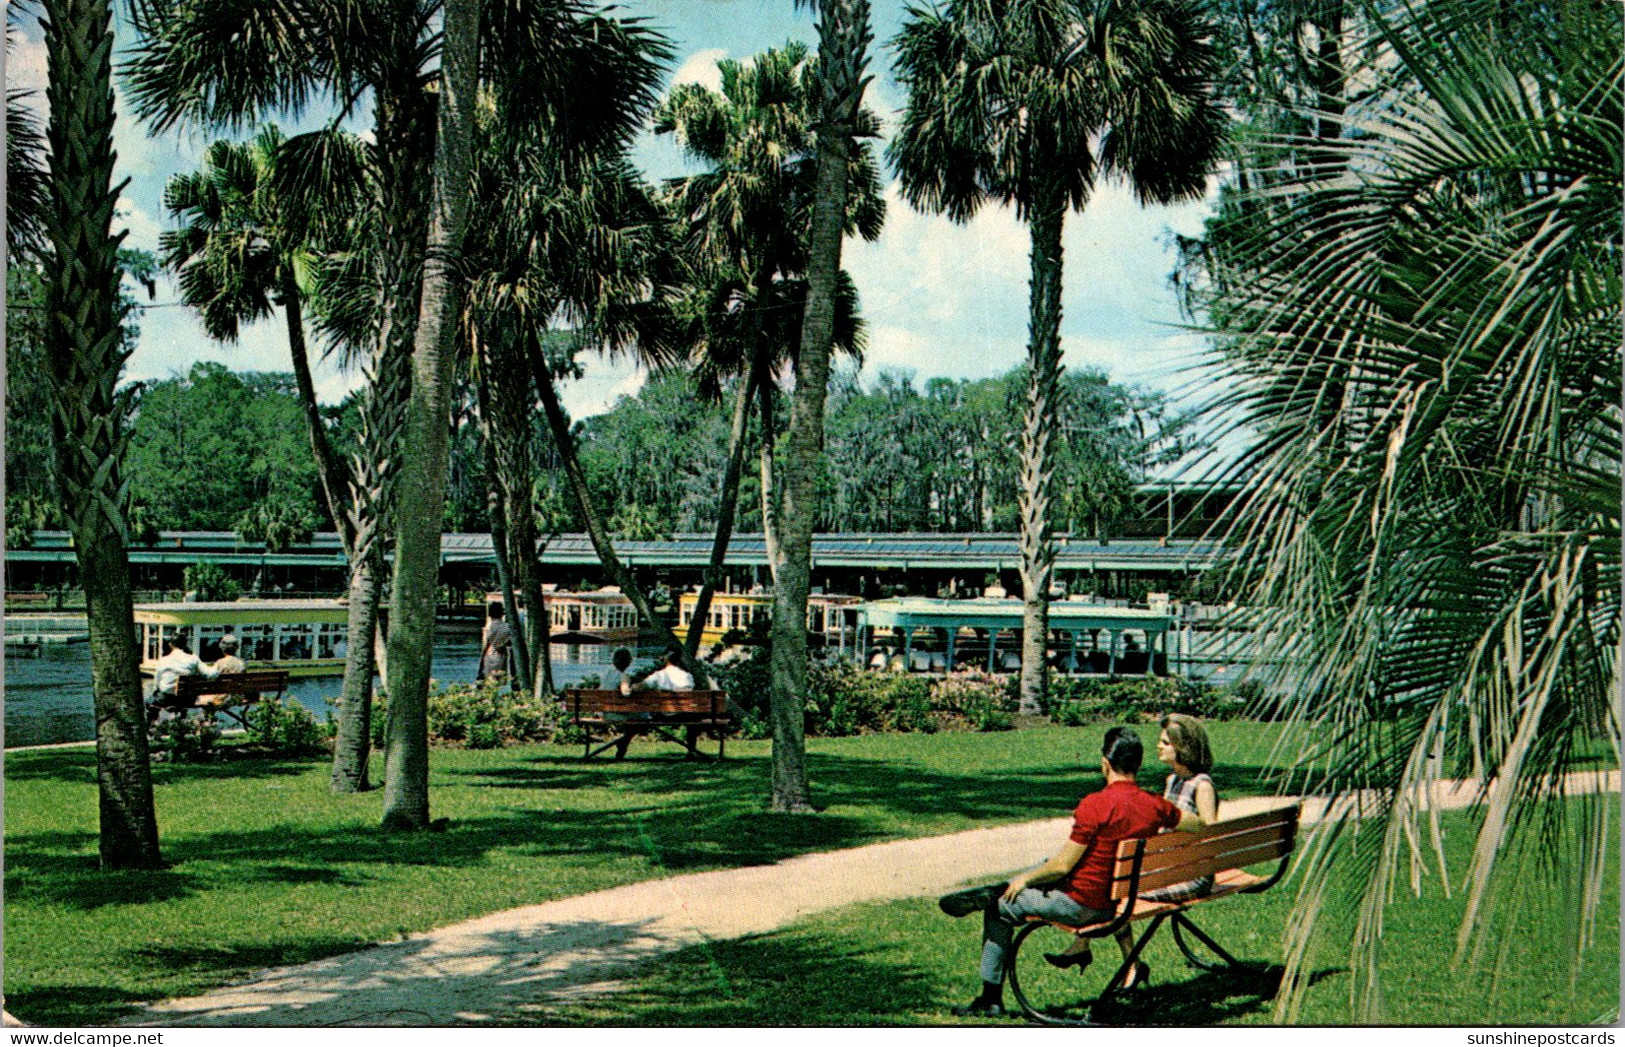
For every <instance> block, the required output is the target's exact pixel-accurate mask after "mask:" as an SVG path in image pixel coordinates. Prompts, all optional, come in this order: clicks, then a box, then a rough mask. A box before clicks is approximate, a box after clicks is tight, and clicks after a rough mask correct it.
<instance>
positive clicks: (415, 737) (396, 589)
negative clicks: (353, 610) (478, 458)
mask: <svg viewBox="0 0 1625 1047" xmlns="http://www.w3.org/2000/svg"><path fill="white" fill-rule="evenodd" d="M444 10H445V21H444V25H443V26H442V30H441V32H442V46H441V52H440V92H439V93H440V100H439V107H438V108H439V113H438V119H439V126H438V128H437V133H436V136H435V154H434V195H433V197H432V203H431V206H432V209H433V212H432V213H433V218H432V220H431V222H430V225H429V246H428V252H427V254H426V255H425V258H424V266H423V297H422V312H421V313H420V315H419V317H418V325H417V341H416V344H415V345H414V346H413V350H412V392H411V397H410V399H409V400H408V401H407V418H406V432H405V442H404V447H403V449H402V452H401V454H402V460H403V465H402V469H401V483H402V484H403V485H404V487H405V489H406V490H408V491H410V492H412V499H413V511H412V512H409V513H401V514H399V516H398V517H397V519H396V541H395V577H394V586H393V589H392V590H391V594H390V616H391V625H390V630H389V678H388V681H387V682H386V687H387V688H388V690H389V694H390V698H391V703H390V705H391V709H390V717H389V744H388V749H387V750H386V754H385V761H386V762H385V767H384V827H385V828H386V829H426V828H428V826H429V729H428V710H429V667H430V657H431V653H432V651H433V648H434V612H435V602H436V601H435V592H436V590H437V589H438V588H439V586H438V584H437V583H438V582H439V578H440V528H441V522H442V520H443V519H444V517H445V504H446V462H447V453H448V452H447V431H446V430H447V422H448V420H449V418H450V416H451V399H452V397H451V384H452V375H453V369H454V366H455V361H456V351H457V350H456V345H457V315H458V312H459V297H458V279H457V266H458V264H459V262H460V254H461V251H462V243H463V228H464V225H465V224H466V222H467V220H468V203H469V176H470V175H471V174H472V171H473V148H472V145H473V138H474V102H475V99H474V94H475V91H476V89H477V85H478V82H479V61H480V0H445V8H444ZM539 611H540V609H539V608H538V609H536V610H533V611H532V612H531V613H532V614H533V615H534V614H537V613H539Z"/></svg>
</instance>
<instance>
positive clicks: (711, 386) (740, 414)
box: [655, 43, 885, 656]
mask: <svg viewBox="0 0 1625 1047" xmlns="http://www.w3.org/2000/svg"><path fill="white" fill-rule="evenodd" d="M718 71H719V73H720V74H721V82H722V83H721V87H722V89H721V90H720V91H712V90H711V89H710V88H707V87H705V86H704V85H702V84H685V85H683V86H681V87H679V88H678V89H677V90H675V91H673V92H672V94H671V96H670V97H668V98H667V99H666V101H665V102H663V103H662V104H661V106H660V107H659V109H657V110H656V111H655V132H656V133H657V134H659V133H671V134H674V135H675V136H676V137H677V139H678V141H680V142H681V143H682V145H683V146H684V149H685V151H686V152H687V153H688V155H689V156H690V157H691V158H692V159H695V160H697V161H699V162H701V163H704V164H706V165H707V168H708V169H707V170H706V171H704V172H703V173H700V174H697V175H692V176H689V177H686V178H677V179H673V180H671V181H670V182H669V183H668V184H667V186H666V192H665V199H666V200H667V202H668V204H669V206H671V207H672V208H673V209H674V210H675V211H676V212H677V214H678V215H679V218H680V220H681V222H682V223H683V225H684V227H685V229H686V233H687V239H688V244H689V247H690V248H691V250H692V251H693V253H694V257H695V259H696V272H695V274H694V276H693V277H692V278H691V282H692V284H693V297H694V299H695V302H694V304H693V306H692V307H691V311H692V314H693V316H694V320H695V327H696V329H697V330H696V334H695V344H696V355H697V361H696V363H697V374H698V376H699V378H700V384H701V389H702V391H704V392H716V391H719V388H720V384H721V382H722V380H723V379H724V378H725V377H726V376H728V375H734V376H737V378H738V381H737V383H736V385H735V389H734V404H733V410H732V412H731V422H730V426H729V437H728V457H727V461H726V463H725V466H724V471H723V483H722V492H721V497H720V499H719V502H718V508H717V527H716V533H715V536H714V540H713V542H712V546H711V558H710V562H709V564H708V566H707V568H706V574H705V584H704V585H703V586H702V587H701V589H700V592H699V597H698V601H697V603H696V605H695V608H694V616H693V620H692V621H691V623H690V625H689V630H688V635H687V637H686V638H685V646H686V647H687V649H688V652H689V654H690V656H692V655H694V654H695V653H696V652H697V651H698V650H699V643H700V634H701V632H702V630H703V627H704V624H705V618H706V612H707V610H708V608H709V607H710V605H711V598H712V595H713V593H714V592H715V590H716V587H717V585H719V584H720V582H721V577H722V567H723V564H724V561H725V558H726V554H727V549H728V541H729V539H730V537H731V535H732V530H733V519H734V514H735V509H736V506H737V503H738V494H739V475H740V472H741V468H742V464H743V455H744V450H745V436H746V430H747V427H748V424H749V421H750V408H751V402H752V397H753V396H758V397H759V398H760V400H761V401H762V403H763V412H762V413H763V416H764V418H769V419H770V418H771V412H772V404H771V395H772V394H771V389H772V383H773V381H774V379H773V372H774V371H775V370H776V369H777V368H778V367H779V366H780V364H781V362H782V361H784V360H787V359H791V360H793V359H794V358H795V356H796V352H797V350H798V349H799V348H800V338H799V335H800V327H801V313H802V311H803V306H804V304H805V299H806V295H807V287H806V280H805V278H804V274H805V270H806V265H807V247H808V244H807V236H808V229H809V226H810V223H811V219H812V206H811V205H812V199H813V190H814V178H815V175H816V166H815V163H814V151H815V148H816V138H815V135H814V131H813V127H814V124H815V122H816V116H817V109H816V106H817V102H818V87H819V81H818V78H817V70H816V64H815V63H813V62H812V61H810V60H809V57H808V51H807V48H806V47H805V46H804V45H802V44H798V43H791V44H787V45H786V46H785V47H783V48H775V49H771V50H768V51H766V52H763V53H762V54H760V55H757V56H756V57H755V58H754V59H753V60H752V61H751V62H749V63H748V64H747V63H743V62H733V61H725V62H722V63H720V64H719V69H718ZM861 119H862V120H863V122H864V125H865V128H866V129H874V128H878V121H877V120H876V118H875V117H874V115H873V114H872V113H870V112H867V111H865V112H863V113H862V115H861ZM852 167H853V175H852V179H851V183H852V184H851V189H850V191H849V193H848V195H847V203H846V231H847V232H849V233H857V234H859V235H861V236H863V237H864V238H865V239H868V240H873V239H874V238H875V237H877V236H879V235H880V226H881V221H882V219H883V217H884V213H885V205H884V203H883V201H882V199H881V196H880V190H879V171H878V165H877V164H876V163H875V158H874V153H873V150H871V149H869V148H867V147H866V146H865V147H863V148H860V149H857V150H856V155H855V156H854V157H853V163H852ZM842 286H843V287H844V288H846V289H847V290H848V291H850V283H849V282H848V283H844V284H843V285H842ZM855 302H856V298H855V295H853V294H851V293H847V294H845V295H843V296H841V299H840V303H839V304H840V306H841V315H840V318H839V320H840V322H838V324H837V340H838V342H839V344H840V345H841V346H842V347H843V348H846V349H848V350H855V348H856V344H857V340H858V338H859V337H860V330H859V326H858V324H857V321H856V316H855ZM771 438H772V432H771V429H770V428H767V427H763V431H762V441H763V453H762V459H761V460H762V464H763V468H764V469H766V468H769V467H770V465H771V462H772V439H771ZM763 480H764V484H763V486H764V490H767V491H770V490H771V476H770V475H764V477H763ZM769 497H771V496H770V495H769ZM764 530H766V531H768V532H771V531H772V527H771V514H764Z"/></svg>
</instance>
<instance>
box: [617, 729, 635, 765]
mask: <svg viewBox="0 0 1625 1047" xmlns="http://www.w3.org/2000/svg"><path fill="white" fill-rule="evenodd" d="M631 745H632V736H631V735H630V734H623V735H621V736H620V737H619V738H617V739H615V759H617V760H624V759H626V750H627V749H628V748H630V747H631Z"/></svg>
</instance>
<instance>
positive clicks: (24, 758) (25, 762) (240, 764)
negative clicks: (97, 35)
mask: <svg viewBox="0 0 1625 1047" xmlns="http://www.w3.org/2000/svg"><path fill="white" fill-rule="evenodd" d="M312 762H313V761H311V760H290V759H287V758H285V757H280V756H262V755H256V756H245V757H243V758H241V759H230V760H221V761H218V762H216V763H182V764H176V763H154V764H152V783H153V785H155V786H163V785H173V784H177V783H180V782H194V781H195V782H211V781H226V780H236V779H249V780H257V779H264V778H290V777H297V776H298V775H301V774H304V773H306V772H307V771H309V770H310V766H311V763H312ZM5 774H6V779H7V780H8V781H13V782H60V783H62V784H65V785H73V784H89V785H94V784H95V783H96V751H95V750H94V749H92V748H88V747H87V748H83V749H52V750H48V751H45V752H8V753H6V754H5Z"/></svg>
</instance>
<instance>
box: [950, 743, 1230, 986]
mask: <svg viewBox="0 0 1625 1047" xmlns="http://www.w3.org/2000/svg"><path fill="white" fill-rule="evenodd" d="M1100 752H1101V759H1100V771H1101V774H1102V775H1104V776H1105V778H1106V787H1105V788H1104V789H1101V790H1100V791H1099V792H1094V793H1090V794H1089V795H1087V796H1085V797H1084V798H1083V799H1082V800H1080V801H1078V806H1077V809H1076V810H1075V811H1073V813H1072V831H1071V833H1070V834H1069V835H1068V837H1067V841H1066V844H1065V845H1064V846H1063V847H1062V848H1061V849H1060V850H1059V851H1057V852H1056V853H1055V855H1054V857H1052V858H1050V859H1049V860H1048V861H1046V862H1044V863H1043V864H1041V865H1037V866H1034V867H1033V868H1031V869H1028V870H1026V871H1025V872H1021V873H1017V874H1016V875H1015V876H1013V877H1012V878H1011V879H1010V882H1009V883H1003V884H996V885H993V886H988V887H973V888H971V889H970V890H966V891H958V892H956V893H954V894H950V895H946V896H944V897H943V898H942V900H941V902H940V903H939V904H940V905H941V907H942V911H943V912H946V913H947V914H948V915H950V916H954V917H959V916H968V915H970V914H971V913H973V912H976V911H978V910H980V911H981V913H982V958H981V975H982V991H981V993H980V994H978V995H977V997H976V999H974V1000H972V1001H971V1002H970V1003H969V1004H968V1005H966V1006H964V1007H956V1008H954V1013H955V1014H958V1015H974V1016H981V1017H1000V1016H1002V1015H1004V1014H1006V1013H1008V1012H1006V1010H1005V1008H1004V976H1005V960H1006V957H1007V956H1008V955H1009V952H1010V943H1011V940H1012V938H1013V936H1014V932H1015V929H1016V928H1017V927H1020V926H1021V925H1022V924H1024V923H1026V922H1027V919H1028V917H1032V916H1036V917H1040V918H1042V919H1045V920H1052V921H1054V922H1056V923H1060V924H1065V925H1067V926H1071V927H1084V926H1087V925H1089V924H1097V923H1104V922H1106V921H1108V920H1110V919H1111V918H1112V916H1113V914H1114V910H1115V908H1116V906H1115V904H1114V903H1113V901H1112V896H1111V890H1112V874H1113V871H1114V867H1115V865H1116V863H1117V845H1118V843H1119V842H1121V841H1123V840H1137V839H1144V838H1146V837H1149V836H1154V835H1156V834H1157V833H1158V832H1161V831H1162V830H1164V829H1173V828H1176V827H1178V826H1179V825H1180V824H1181V822H1182V818H1181V812H1180V810H1179V808H1177V807H1175V806H1174V805H1173V804H1171V803H1169V802H1168V801H1167V800H1164V799H1163V798H1162V797H1160V796H1153V795H1151V794H1150V793H1148V792H1146V791H1144V790H1143V789H1141V788H1140V787H1139V785H1137V784H1136V783H1135V780H1134V777H1135V775H1136V774H1138V773H1139V770H1140V763H1141V761H1142V760H1143V759H1144V756H1145V747H1144V745H1143V744H1142V743H1141V741H1140V736H1139V735H1137V734H1135V733H1134V731H1133V730H1131V729H1129V728H1127V727H1113V728H1111V729H1110V730H1108V731H1107V732H1106V738H1105V741H1104V743H1103V744H1102V745H1101V749H1100ZM1188 818H1189V821H1190V824H1191V825H1196V824H1199V823H1198V821H1197V819H1196V817H1195V816H1194V815H1190V816H1188ZM1040 884H1041V885H1051V886H1047V887H1043V888H1041V887H1039V886H1035V885H1040ZM1118 945H1119V946H1121V947H1122V949H1123V954H1124V957H1125V958H1127V955H1128V953H1129V951H1130V949H1131V947H1132V946H1131V944H1130V943H1129V942H1128V941H1127V936H1126V935H1124V936H1122V937H1120V938H1119V939H1118ZM1045 958H1046V959H1048V960H1049V961H1050V963H1052V964H1054V965H1055V966H1057V967H1078V968H1080V970H1081V968H1083V967H1085V966H1087V965H1088V964H1089V962H1090V960H1092V959H1093V956H1092V955H1091V953H1090V951H1089V939H1087V938H1078V939H1076V942H1075V944H1074V945H1073V946H1072V947H1071V948H1069V949H1068V950H1067V951H1066V952H1064V953H1057V954H1053V955H1049V954H1047V955H1046V957H1045ZM1148 973H1149V972H1148V970H1147V968H1146V965H1145V964H1143V963H1137V964H1135V966H1134V970H1133V971H1132V972H1131V977H1129V979H1128V980H1127V982H1126V984H1125V985H1124V986H1123V987H1124V988H1127V987H1128V986H1129V985H1136V984H1139V983H1141V982H1143V981H1144V980H1145V978H1146V977H1147V975H1148Z"/></svg>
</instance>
